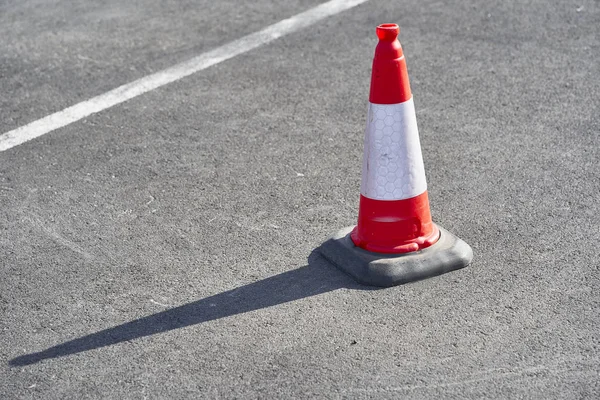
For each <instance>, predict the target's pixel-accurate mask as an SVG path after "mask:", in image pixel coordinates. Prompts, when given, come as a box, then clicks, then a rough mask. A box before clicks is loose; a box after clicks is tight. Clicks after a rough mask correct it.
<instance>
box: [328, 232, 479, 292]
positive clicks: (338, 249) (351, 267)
mask: <svg viewBox="0 0 600 400" xmlns="http://www.w3.org/2000/svg"><path fill="white" fill-rule="evenodd" d="M438 228H439V229H440V238H439V240H438V241H437V242H436V243H434V244H433V245H431V246H429V247H427V248H425V249H423V250H420V251H415V252H413V253H406V254H382V253H372V252H370V251H366V250H363V249H361V248H360V247H356V246H355V245H354V243H353V242H352V239H350V232H351V231H352V229H353V227H348V228H344V229H342V230H340V231H339V232H337V233H336V234H335V235H333V237H332V238H331V239H329V240H327V241H326V242H325V243H323V244H322V245H321V246H320V247H319V249H318V250H319V252H320V253H321V254H322V255H323V256H324V257H325V258H326V259H327V260H329V261H330V262H331V263H333V264H334V265H335V266H336V267H338V268H339V269H341V270H342V271H344V272H346V273H348V274H350V275H351V276H352V277H354V279H356V280H357V281H358V282H360V283H363V284H365V285H371V286H382V287H389V286H395V285H401V284H403V283H407V282H414V281H418V280H421V279H425V278H429V277H431V276H436V275H441V274H444V273H446V272H450V271H454V270H457V269H460V268H464V267H466V266H467V265H469V263H470V262H471V260H472V259H473V250H471V247H470V246H469V245H468V244H466V243H465V242H464V241H462V240H460V239H459V238H457V237H456V236H454V235H453V234H451V233H450V232H448V231H447V230H445V229H444V228H442V227H441V226H439V225H438Z"/></svg>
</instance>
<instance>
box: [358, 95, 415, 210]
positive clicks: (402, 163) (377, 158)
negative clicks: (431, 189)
mask: <svg viewBox="0 0 600 400" xmlns="http://www.w3.org/2000/svg"><path fill="white" fill-rule="evenodd" d="M364 149H365V150H364V155H363V171H362V183H361V188H360V192H361V194H362V195H363V196H365V197H368V198H371V199H374V200H404V199H410V198H412V197H415V196H418V195H420V194H421V193H423V192H425V191H426V190H427V181H426V180H425V167H424V166H423V156H422V154H421V144H420V143H419V130H418V128H417V117H416V115H415V105H414V102H413V99H412V97H411V99H410V100H408V101H405V102H404V103H399V104H372V103H369V113H368V117H367V128H366V131H365V145H364Z"/></svg>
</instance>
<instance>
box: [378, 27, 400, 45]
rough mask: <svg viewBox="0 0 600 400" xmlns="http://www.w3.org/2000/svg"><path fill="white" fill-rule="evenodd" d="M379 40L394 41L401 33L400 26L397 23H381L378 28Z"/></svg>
mask: <svg viewBox="0 0 600 400" xmlns="http://www.w3.org/2000/svg"><path fill="white" fill-rule="evenodd" d="M376 33H377V37H378V38H379V40H383V41H386V42H392V41H394V40H396V38H397V37H398V34H399V33H400V27H398V25H397V24H381V25H379V26H378V27H377V29H376Z"/></svg>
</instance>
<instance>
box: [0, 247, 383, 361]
mask: <svg viewBox="0 0 600 400" xmlns="http://www.w3.org/2000/svg"><path fill="white" fill-rule="evenodd" d="M327 264H328V263H327V262H326V261H324V260H323V259H322V258H321V256H320V255H318V254H317V253H316V251H313V252H312V253H311V255H310V257H309V259H308V265H306V266H304V267H301V268H298V269H295V270H291V271H287V272H284V273H281V274H279V275H275V276H272V277H269V278H266V279H263V280H261V281H258V282H255V283H251V284H248V285H245V286H241V287H239V288H236V289H233V290H229V291H226V292H222V293H219V294H216V295H214V296H210V297H206V298H204V299H201V300H198V301H194V302H192V303H188V304H185V305H182V306H179V307H175V308H171V309H169V310H166V311H162V312H159V313H156V314H152V315H149V316H147V317H143V318H140V319H136V320H134V321H131V322H127V323H125V324H122V325H118V326H115V327H112V328H108V329H105V330H102V331H99V332H96V333H92V334H90V335H86V336H83V337H80V338H77V339H73V340H70V341H68V342H65V343H62V344H59V345H56V346H53V347H50V348H48V349H46V350H44V351H40V352H37V353H31V354H25V355H22V356H19V357H16V358H14V359H12V360H10V361H9V365H10V366H25V365H31V364H35V363H37V362H40V361H43V360H46V359H50V358H58V357H64V356H67V355H71V354H77V353H81V352H85V351H88V350H93V349H98V348H102V347H106V346H110V345H113V344H117V343H121V342H126V341H129V340H135V339H138V338H142V337H145V336H151V335H155V334H158V333H163V332H168V331H171V330H174V329H178V328H183V327H186V326H190V325H197V324H202V323H204V322H208V321H213V320H217V319H221V318H226V317H230V316H233V315H236V314H243V313H246V312H249V311H254V310H259V309H262V308H267V307H272V306H275V305H278V304H283V303H287V302H290V301H294V300H299V299H302V298H306V297H310V296H315V295H318V294H322V293H326V292H330V291H333V290H336V289H340V288H342V287H345V288H354V289H361V290H369V289H373V288H370V287H365V286H360V285H358V284H357V283H355V282H354V281H353V280H352V279H351V278H350V277H348V276H347V275H345V274H343V273H342V272H340V271H338V270H336V269H335V268H333V267H330V266H329V265H327Z"/></svg>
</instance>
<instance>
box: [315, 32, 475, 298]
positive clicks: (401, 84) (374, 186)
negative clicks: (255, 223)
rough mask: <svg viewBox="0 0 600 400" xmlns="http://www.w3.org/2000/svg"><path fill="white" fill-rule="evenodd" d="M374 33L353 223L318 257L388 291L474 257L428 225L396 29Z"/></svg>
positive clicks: (462, 245) (424, 187)
mask: <svg viewBox="0 0 600 400" xmlns="http://www.w3.org/2000/svg"><path fill="white" fill-rule="evenodd" d="M376 32H377V37H378V38H379V43H378V44H377V47H376V49H375V57H374V59H373V71H372V75H371V92H370V96H369V112H368V116H367V128H366V131H365V141H364V155H363V171H362V183H361V194H360V207H359V212H358V224H357V226H356V227H350V228H346V229H343V230H341V231H340V232H338V233H337V234H336V235H334V236H333V237H332V238H331V239H330V240H328V241H327V242H325V243H323V245H321V247H320V252H321V253H322V254H323V256H325V258H327V259H328V260H330V261H331V262H333V263H334V264H335V265H336V266H337V267H339V268H340V269H342V270H344V271H346V272H347V273H349V274H350V275H352V276H354V277H355V278H356V279H357V280H358V281H360V282H362V283H365V284H369V285H375V286H393V285H398V284H401V283H405V282H409V281H414V280H418V279H423V278H426V277H429V276H434V275H439V274H442V273H444V272H448V271H451V270H455V269H459V268H463V267H465V266H467V265H468V264H469V263H470V262H471V259H472V258H473V252H472V250H471V248H470V247H469V245H468V244H466V243H465V242H464V241H462V240H460V239H459V238H457V237H456V236H454V235H452V234H451V233H449V232H448V231H446V230H444V229H443V228H441V227H439V226H437V225H435V224H434V223H433V222H432V220H431V213H430V210H429V199H428V196H427V182H426V180H425V168H424V165H423V157H422V155H421V145H420V143H419V132H418V129H417V119H416V115H415V107H414V103H413V99H412V94H411V91H410V85H409V81H408V72H407V69H406V60H405V58H404V54H403V52H402V47H401V46H400V42H399V41H398V38H397V36H398V33H399V28H398V25H396V24H383V25H379V26H378V27H377V30H376Z"/></svg>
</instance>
